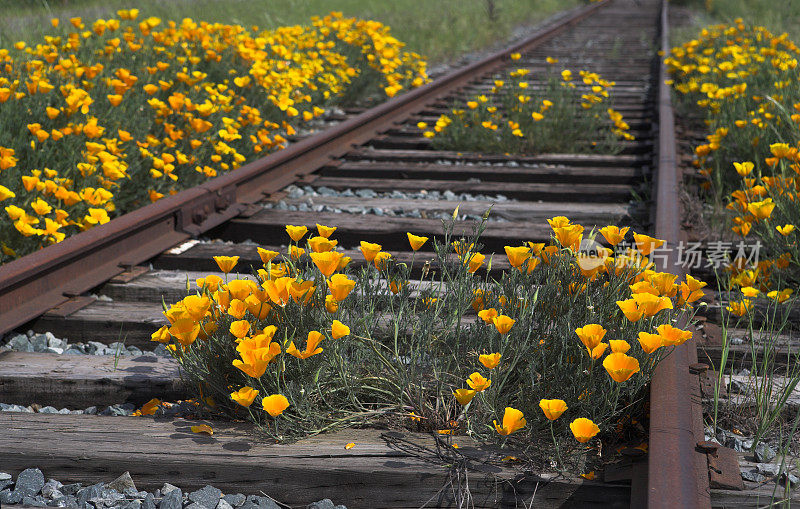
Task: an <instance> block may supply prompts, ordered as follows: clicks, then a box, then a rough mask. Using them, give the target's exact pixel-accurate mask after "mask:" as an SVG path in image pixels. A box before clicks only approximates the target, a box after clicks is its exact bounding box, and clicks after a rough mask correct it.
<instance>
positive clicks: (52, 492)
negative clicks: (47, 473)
mask: <svg viewBox="0 0 800 509" xmlns="http://www.w3.org/2000/svg"><path fill="white" fill-rule="evenodd" d="M61 486H63V484H61V483H60V482H58V481H56V480H55V479H50V480H48V481H47V482H46V483H44V486H42V490H41V491H42V496H43V497H45V498H47V499H50V500H54V499H56V498H61V497H63V496H64V495H63V493H61V491H59V489H60V488H61Z"/></svg>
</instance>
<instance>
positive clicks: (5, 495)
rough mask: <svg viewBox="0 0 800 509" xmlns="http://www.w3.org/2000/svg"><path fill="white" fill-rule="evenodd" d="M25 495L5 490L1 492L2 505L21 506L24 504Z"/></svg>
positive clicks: (0, 501) (0, 502) (0, 500)
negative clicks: (21, 503) (20, 504)
mask: <svg viewBox="0 0 800 509" xmlns="http://www.w3.org/2000/svg"><path fill="white" fill-rule="evenodd" d="M23 496H24V495H23V494H22V493H20V492H19V491H16V490H15V491H11V490H10V489H5V490H3V491H0V504H19V503H20V502H22V497H23Z"/></svg>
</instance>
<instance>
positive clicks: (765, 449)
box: [753, 442, 775, 463]
mask: <svg viewBox="0 0 800 509" xmlns="http://www.w3.org/2000/svg"><path fill="white" fill-rule="evenodd" d="M753 453H754V456H755V458H756V461H757V462H758V463H769V462H770V461H772V460H774V459H775V451H773V450H772V447H770V446H769V445H767V444H765V443H764V442H759V443H758V445H757V446H756V448H755V450H754V451H753Z"/></svg>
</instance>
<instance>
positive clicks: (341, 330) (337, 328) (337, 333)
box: [331, 320, 350, 339]
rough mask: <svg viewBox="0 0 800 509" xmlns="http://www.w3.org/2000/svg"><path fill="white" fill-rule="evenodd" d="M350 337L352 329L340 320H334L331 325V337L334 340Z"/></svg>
mask: <svg viewBox="0 0 800 509" xmlns="http://www.w3.org/2000/svg"><path fill="white" fill-rule="evenodd" d="M349 335H350V327H348V326H347V325H345V324H343V323H342V322H340V321H339V320H334V321H333V324H332V325H331V336H332V337H333V339H339V338H343V337H344V336H349Z"/></svg>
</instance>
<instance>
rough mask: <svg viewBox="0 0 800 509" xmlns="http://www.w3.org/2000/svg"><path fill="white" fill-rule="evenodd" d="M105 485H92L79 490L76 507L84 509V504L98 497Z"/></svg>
mask: <svg viewBox="0 0 800 509" xmlns="http://www.w3.org/2000/svg"><path fill="white" fill-rule="evenodd" d="M104 486H105V485H104V484H103V483H101V482H100V483H97V484H92V485H91V486H87V487H85V488H81V489H80V490H78V506H79V507H85V506H86V503H87V502H88V501H89V500H90V499H95V498H97V497H99V496H100V493H102V491H103V487H104Z"/></svg>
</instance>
